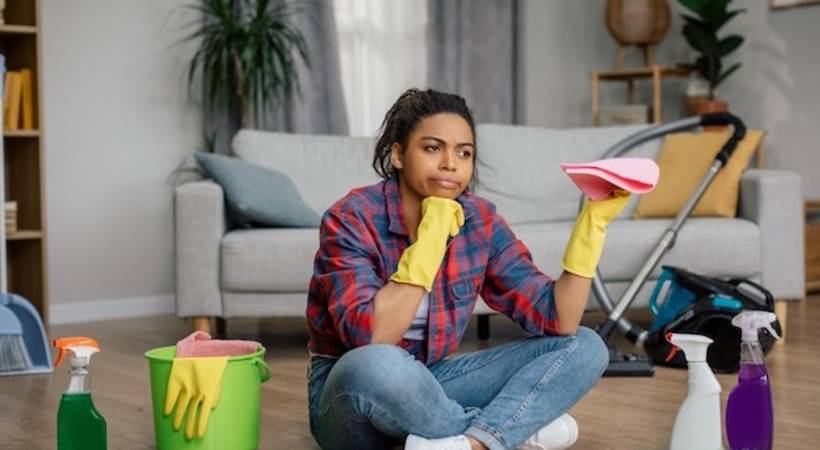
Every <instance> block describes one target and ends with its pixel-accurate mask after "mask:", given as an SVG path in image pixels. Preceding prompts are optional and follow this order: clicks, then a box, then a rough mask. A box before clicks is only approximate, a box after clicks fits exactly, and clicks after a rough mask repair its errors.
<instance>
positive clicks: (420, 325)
mask: <svg viewBox="0 0 820 450" xmlns="http://www.w3.org/2000/svg"><path fill="white" fill-rule="evenodd" d="M429 308H430V297H429V296H428V294H424V297H422V298H421V302H420V303H419V308H418V309H417V310H416V317H414V318H413V322H412V323H411V324H410V328H409V329H408V330H407V332H406V333H404V338H405V339H412V340H415V341H423V340H424V338H425V337H427V310H428V309H429Z"/></svg>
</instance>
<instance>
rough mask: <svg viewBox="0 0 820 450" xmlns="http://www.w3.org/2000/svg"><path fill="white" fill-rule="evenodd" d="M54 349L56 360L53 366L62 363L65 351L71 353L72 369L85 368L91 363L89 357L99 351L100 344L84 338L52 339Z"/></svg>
mask: <svg viewBox="0 0 820 450" xmlns="http://www.w3.org/2000/svg"><path fill="white" fill-rule="evenodd" d="M53 345H54V347H56V348H57V351H58V352H57V360H56V361H54V366H59V365H60V364H62V363H63V359H64V358H65V354H66V352H67V351H71V353H73V355H72V357H71V365H72V367H85V366H87V365H88V364H89V363H91V355H93V354H94V353H97V352H99V351H100V344H99V343H97V340H96V339H93V338H90V337H85V336H72V337H64V338H58V339H54V342H53Z"/></svg>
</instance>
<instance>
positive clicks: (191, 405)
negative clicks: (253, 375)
mask: <svg viewBox="0 0 820 450" xmlns="http://www.w3.org/2000/svg"><path fill="white" fill-rule="evenodd" d="M227 364H228V357H227V356H217V357H207V358H174V363H173V365H172V366H171V375H170V377H169V378H168V391H167V394H166V396H165V408H164V412H165V414H166V415H170V414H171V413H172V412H174V411H176V413H175V415H174V429H175V430H179V429H180V428H181V427H182V419H184V418H185V416H186V415H187V416H188V418H187V424H186V426H185V437H187V438H188V439H193V438H194V436H196V437H198V438H202V437H204V436H205V432H206V431H207V430H208V419H209V418H210V417H211V411H212V410H213V409H214V408H216V404H217V402H218V401H219V394H220V393H221V391H222V376H223V374H224V373H225V365H227Z"/></svg>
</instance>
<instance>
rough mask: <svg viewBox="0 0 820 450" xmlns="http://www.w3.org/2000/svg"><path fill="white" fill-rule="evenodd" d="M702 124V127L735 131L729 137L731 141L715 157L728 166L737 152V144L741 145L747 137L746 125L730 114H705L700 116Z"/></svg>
mask: <svg viewBox="0 0 820 450" xmlns="http://www.w3.org/2000/svg"><path fill="white" fill-rule="evenodd" d="M700 124H701V126H710V125H720V126H726V125H731V126H732V129H733V130H734V131H733V133H732V135H731V136H730V137H729V140H727V141H726V143H725V144H723V147H722V148H721V149H720V152H718V154H717V156H715V159H719V160H720V161H721V162H722V163H723V165H726V161H728V160H729V157H731V156H732V152H734V151H735V148H736V147H737V144H738V143H740V141H741V140H742V139H743V137H744V136H746V125H744V124H743V121H742V120H740V118H738V117H737V116H735V115H734V114H731V113H728V112H719V113H711V114H704V115H702V116H700Z"/></svg>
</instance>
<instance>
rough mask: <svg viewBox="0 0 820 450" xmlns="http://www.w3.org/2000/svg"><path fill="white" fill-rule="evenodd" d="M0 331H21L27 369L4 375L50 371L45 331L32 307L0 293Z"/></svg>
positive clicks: (26, 301)
mask: <svg viewBox="0 0 820 450" xmlns="http://www.w3.org/2000/svg"><path fill="white" fill-rule="evenodd" d="M0 330H21V331H22V337H23V344H24V346H23V353H24V356H25V358H26V359H27V362H29V363H30V364H27V365H28V366H29V367H28V368H26V369H22V370H12V371H6V372H2V371H0V376H5V375H27V374H35V373H50V372H51V371H52V365H51V353H50V352H49V346H48V341H47V340H46V331H45V328H43V322H42V320H40V315H39V314H37V310H36V309H34V306H33V305H32V304H31V303H29V302H28V300H26V299H24V298H23V297H20V296H19V295H16V294H8V293H0Z"/></svg>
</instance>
